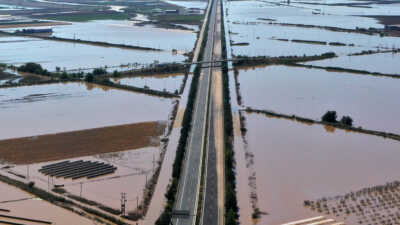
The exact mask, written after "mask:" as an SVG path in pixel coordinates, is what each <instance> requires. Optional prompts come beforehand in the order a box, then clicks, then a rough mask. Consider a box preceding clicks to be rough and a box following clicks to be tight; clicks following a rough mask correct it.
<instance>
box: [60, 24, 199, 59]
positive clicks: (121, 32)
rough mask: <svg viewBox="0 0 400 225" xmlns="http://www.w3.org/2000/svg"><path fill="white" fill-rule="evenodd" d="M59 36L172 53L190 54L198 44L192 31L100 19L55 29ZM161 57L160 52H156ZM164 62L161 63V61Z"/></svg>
mask: <svg viewBox="0 0 400 225" xmlns="http://www.w3.org/2000/svg"><path fill="white" fill-rule="evenodd" d="M53 31H54V33H53V35H54V36H56V37H63V38H73V39H82V40H89V41H102V42H108V43H113V44H126V45H135V46H141V47H150V48H157V49H163V50H168V51H171V50H172V49H176V50H180V51H184V52H190V51H192V49H193V46H194V43H195V42H196V34H195V33H194V32H193V31H184V30H167V29H162V28H155V27H152V26H149V25H148V26H135V22H134V21H128V20H122V21H120V20H97V21H92V22H85V23H73V24H72V25H66V26H56V27H54V29H53ZM157 54H158V53H157ZM160 61H162V60H160Z"/></svg>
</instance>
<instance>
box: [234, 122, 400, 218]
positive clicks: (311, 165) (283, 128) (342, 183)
mask: <svg viewBox="0 0 400 225" xmlns="http://www.w3.org/2000/svg"><path fill="white" fill-rule="evenodd" d="M245 117H246V124H247V126H246V127H247V129H248V131H247V134H246V136H245V137H246V139H247V145H246V146H243V147H247V148H248V149H250V151H251V152H252V153H253V154H254V157H253V161H252V162H251V164H250V165H251V167H253V168H254V171H255V173H256V175H255V177H256V185H257V199H258V201H257V204H258V207H259V208H260V210H261V211H262V212H266V213H268V214H267V215H262V216H261V218H260V219H259V220H258V221H253V222H255V223H256V224H265V225H269V224H271V225H275V224H282V223H286V222H290V221H294V220H300V219H305V218H309V217H313V216H317V215H318V213H317V212H315V211H311V210H310V209H309V208H305V207H304V205H303V203H304V200H307V199H308V200H310V199H312V200H313V199H320V198H322V197H328V196H336V195H339V194H346V193H349V192H350V191H354V190H359V189H361V188H365V187H371V186H375V185H380V184H385V183H387V182H391V181H394V180H398V179H400V176H399V174H398V170H399V164H398V162H397V159H398V157H400V152H399V151H398V149H399V148H400V143H399V142H396V141H392V140H388V139H384V138H381V137H375V136H368V135H363V134H358V133H354V132H347V131H344V130H338V129H336V130H335V129H334V128H327V127H324V126H321V125H309V124H303V123H298V122H294V121H291V120H284V119H276V118H271V117H266V116H265V115H261V114H245ZM242 149H243V148H242ZM236 154H237V155H240V154H242V155H244V154H245V152H244V151H243V150H241V148H238V150H237V152H236ZM236 159H237V163H238V164H239V165H246V162H245V161H244V160H243V159H244V157H243V156H239V157H238V156H236ZM248 167H249V165H248V164H247V166H246V168H245V167H243V166H239V167H238V169H239V170H243V171H239V173H242V174H245V173H246V170H247V169H248ZM242 176H243V175H242ZM247 183H248V180H247V179H238V187H239V192H238V193H239V208H241V209H243V210H244V211H241V212H240V214H241V216H243V215H247V217H246V218H241V220H243V221H251V219H250V218H249V217H248V216H249V215H251V212H250V213H249V212H246V211H245V210H249V209H250V208H251V207H249V204H250V199H249V191H250V188H249V187H247V191H246V184H247ZM246 196H247V199H248V200H247V202H246V201H243V199H246ZM241 199H242V201H241ZM326 218H333V219H335V220H336V221H343V222H345V223H346V224H356V223H357V221H354V220H351V219H345V218H344V217H337V218H336V217H332V215H329V216H326ZM247 224H251V222H250V223H247Z"/></svg>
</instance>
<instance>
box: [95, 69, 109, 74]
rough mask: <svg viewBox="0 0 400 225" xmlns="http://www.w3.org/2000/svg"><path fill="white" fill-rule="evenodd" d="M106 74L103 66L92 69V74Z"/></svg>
mask: <svg viewBox="0 0 400 225" xmlns="http://www.w3.org/2000/svg"><path fill="white" fill-rule="evenodd" d="M105 74H107V70H106V69H103V68H96V69H94V70H93V75H105Z"/></svg>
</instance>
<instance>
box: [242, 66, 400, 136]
mask: <svg viewBox="0 0 400 225" xmlns="http://www.w3.org/2000/svg"><path fill="white" fill-rule="evenodd" d="M238 82H239V83H240V93H241V95H242V101H243V106H244V107H247V106H249V107H252V108H256V109H267V110H272V111H276V112H280V113H284V114H289V115H292V114H295V115H298V116H303V117H308V118H311V119H317V120H320V118H321V117H322V115H324V113H326V112H327V111H328V110H335V111H337V113H338V116H339V119H340V118H341V117H342V116H345V115H348V116H350V117H352V118H353V120H354V126H355V127H358V126H361V127H363V128H366V129H374V130H380V131H389V132H394V133H400V128H399V127H400V124H399V123H397V122H396V121H397V119H396V118H397V115H398V114H399V113H400V107H399V104H398V103H397V101H396V99H395V98H393V96H397V95H398V94H399V91H400V89H399V88H398V83H397V79H388V78H381V77H373V76H365V75H356V74H350V73H340V72H327V71H325V70H319V69H306V68H298V67H285V66H269V67H264V68H262V67H260V68H252V69H248V70H240V71H239V75H238ZM378 103H379V105H380V106H381V107H375V106H376V104H378Z"/></svg>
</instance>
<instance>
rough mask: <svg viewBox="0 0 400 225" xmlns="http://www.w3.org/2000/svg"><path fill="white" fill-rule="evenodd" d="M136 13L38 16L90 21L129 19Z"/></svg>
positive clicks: (58, 19)
mask: <svg viewBox="0 0 400 225" xmlns="http://www.w3.org/2000/svg"><path fill="white" fill-rule="evenodd" d="M133 16H134V15H130V14H127V13H119V12H111V11H105V12H104V11H103V12H82V13H63V14H49V15H40V16H36V18H40V19H46V20H57V21H68V22H88V21H92V20H127V19H129V18H131V17H133Z"/></svg>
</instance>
